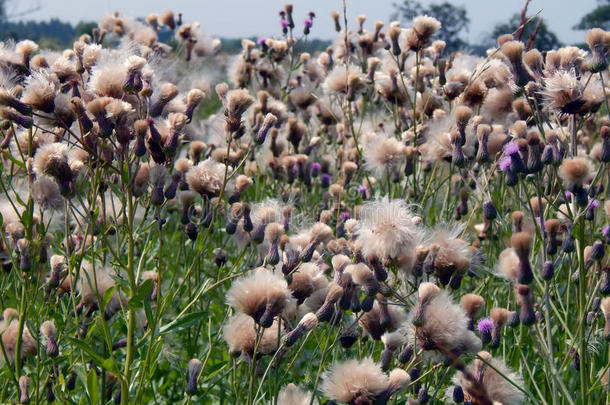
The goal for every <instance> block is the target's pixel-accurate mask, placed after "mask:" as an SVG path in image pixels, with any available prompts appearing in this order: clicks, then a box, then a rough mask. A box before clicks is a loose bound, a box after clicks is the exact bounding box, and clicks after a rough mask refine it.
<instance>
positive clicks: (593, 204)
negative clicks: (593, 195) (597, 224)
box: [588, 199, 599, 210]
mask: <svg viewBox="0 0 610 405" xmlns="http://www.w3.org/2000/svg"><path fill="white" fill-rule="evenodd" d="M598 207H599V200H596V199H593V200H591V201H589V207H588V208H589V209H590V210H594V209H597V208H598Z"/></svg>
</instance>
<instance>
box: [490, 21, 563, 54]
mask: <svg viewBox="0 0 610 405" xmlns="http://www.w3.org/2000/svg"><path fill="white" fill-rule="evenodd" d="M525 21H526V24H525V26H524V27H523V32H522V34H521V40H522V41H523V42H525V43H528V41H529V39H530V38H531V36H532V34H533V33H534V31H536V30H537V31H536V38H535V40H534V44H533V46H534V47H535V48H538V49H539V50H548V49H554V48H559V47H560V46H562V43H561V41H559V38H557V35H555V33H554V32H552V31H551V30H549V28H548V27H547V25H546V24H545V23H544V20H542V19H541V18H540V17H533V18H532V17H526V20H525ZM520 25H521V15H520V14H518V13H517V14H514V15H513V16H512V17H511V18H510V20H509V21H508V22H507V23H499V24H496V26H495V27H494V29H493V31H492V32H491V34H490V36H489V43H490V45H491V44H495V42H496V40H497V39H498V37H499V36H500V35H503V34H512V33H513V32H515V31H516V30H517V29H518V28H519V26H520Z"/></svg>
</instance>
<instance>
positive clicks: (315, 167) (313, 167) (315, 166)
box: [309, 162, 322, 177]
mask: <svg viewBox="0 0 610 405" xmlns="http://www.w3.org/2000/svg"><path fill="white" fill-rule="evenodd" d="M321 168H322V165H321V164H320V163H318V162H312V163H311V164H310V165H309V170H310V173H311V176H312V177H316V176H317V175H318V173H320V169H321Z"/></svg>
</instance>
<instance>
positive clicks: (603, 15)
mask: <svg viewBox="0 0 610 405" xmlns="http://www.w3.org/2000/svg"><path fill="white" fill-rule="evenodd" d="M598 3H599V5H598V6H597V7H596V8H594V9H593V10H592V11H591V12H589V13H587V14H585V15H584V16H583V17H582V18H581V19H580V22H579V23H578V24H576V25H575V26H574V27H573V28H574V29H575V30H588V29H591V28H601V29H603V30H610V0H598Z"/></svg>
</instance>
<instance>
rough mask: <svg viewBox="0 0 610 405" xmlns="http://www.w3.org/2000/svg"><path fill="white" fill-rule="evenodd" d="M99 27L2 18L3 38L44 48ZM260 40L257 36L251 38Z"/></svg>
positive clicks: (312, 47)
mask: <svg viewBox="0 0 610 405" xmlns="http://www.w3.org/2000/svg"><path fill="white" fill-rule="evenodd" d="M96 26H97V23H95V22H80V23H78V24H76V25H72V24H70V23H67V22H65V21H61V20H59V19H57V18H53V19H51V20H49V21H15V22H14V21H1V20H0V41H5V40H7V39H13V40H15V41H20V40H22V39H31V40H33V41H36V42H37V43H38V44H39V45H40V46H41V48H47V49H62V48H66V47H71V45H72V43H73V42H74V40H75V39H76V38H77V37H79V36H80V35H82V34H90V33H91V30H92V29H93V28H94V27H96ZM159 37H160V40H161V41H164V42H167V41H169V40H171V32H161V33H160V35H159ZM250 39H251V40H253V41H256V38H250ZM221 40H222V51H223V52H226V53H230V54H233V53H238V52H239V51H240V50H241V39H232V38H222V39H221ZM329 45H330V41H323V40H319V39H313V40H308V41H307V42H304V41H300V42H299V43H298V44H297V50H298V51H299V52H302V51H307V52H310V53H314V52H317V51H323V50H325V49H326V48H327V47H328V46H329Z"/></svg>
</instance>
